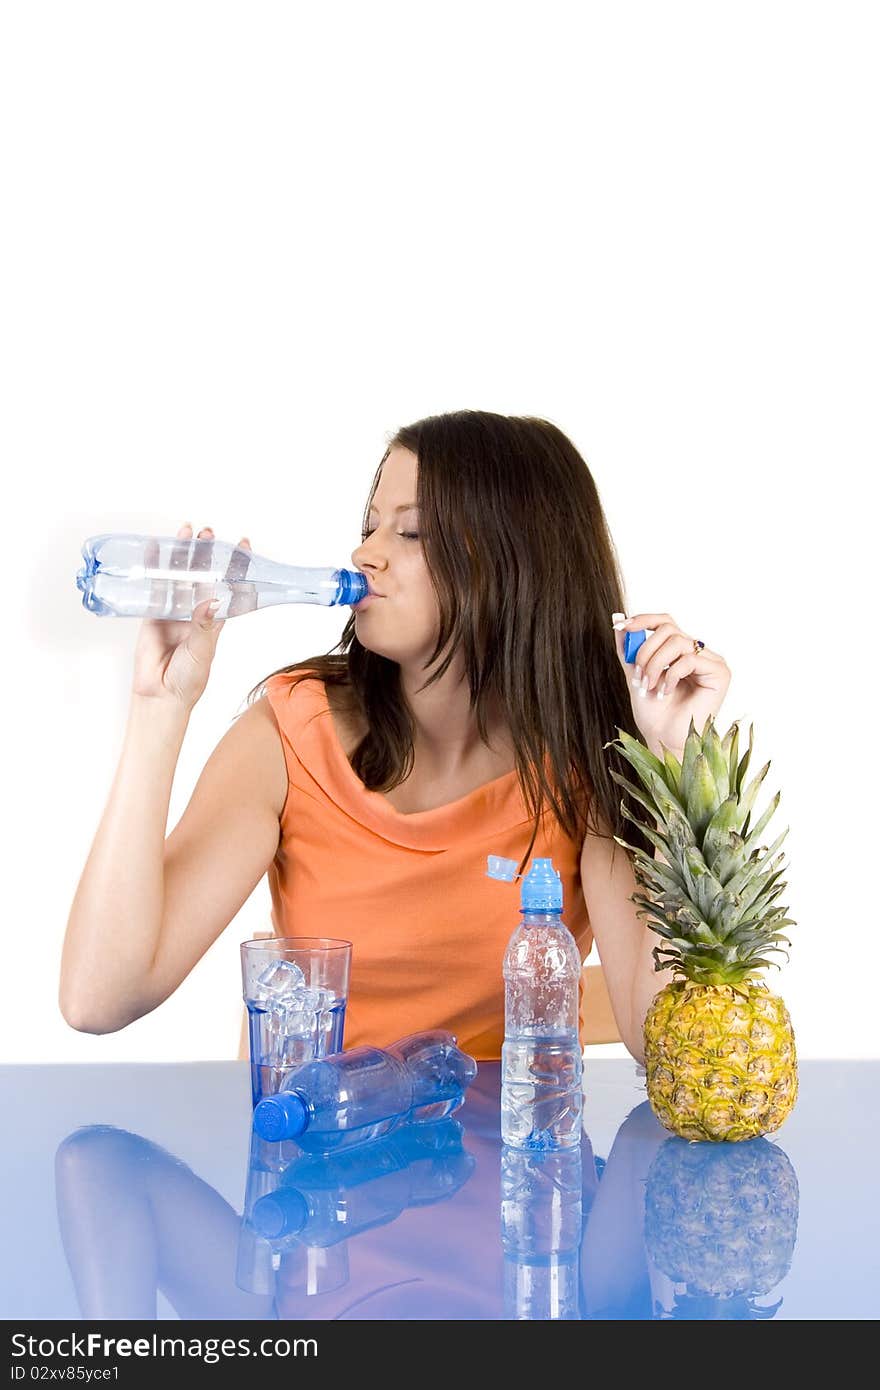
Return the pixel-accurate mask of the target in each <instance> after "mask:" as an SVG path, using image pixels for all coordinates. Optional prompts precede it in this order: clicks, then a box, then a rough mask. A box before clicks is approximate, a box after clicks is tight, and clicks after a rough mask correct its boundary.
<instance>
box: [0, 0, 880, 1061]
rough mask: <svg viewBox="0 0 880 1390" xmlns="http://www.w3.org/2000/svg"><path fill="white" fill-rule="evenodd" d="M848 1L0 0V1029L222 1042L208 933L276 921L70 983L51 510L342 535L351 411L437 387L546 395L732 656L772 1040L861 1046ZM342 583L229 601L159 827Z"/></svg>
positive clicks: (93, 643) (90, 782) (874, 352)
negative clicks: (96, 1010)
mask: <svg viewBox="0 0 880 1390" xmlns="http://www.w3.org/2000/svg"><path fill="white" fill-rule="evenodd" d="M876 27H877V11H876V7H875V6H873V5H871V4H846V3H843V4H841V3H835V4H833V5H832V4H808V3H799V4H781V3H773V2H772V0H769V2H768V0H761V3H742V0H740V3H737V4H712V3H705V0H702V2H701V3H688V4H683V3H664V4H661V5H657V4H653V3H651V4H647V3H646V4H634V3H629V4H625V5H610V4H608V5H592V4H583V3H578V4H560V3H556V4H553V3H544V4H542V5H541V6H540V7H538V6H535V5H533V4H516V3H513V4H512V3H509V0H507V2H506V3H504V4H500V3H492V4H488V3H482V4H481V3H479V2H477V3H474V0H467V3H461V0H455V2H454V3H446V4H445V5H443V6H442V7H440V8H438V7H436V6H414V5H412V4H408V3H399V4H398V3H395V4H392V3H387V0H372V3H370V4H368V5H359V4H354V3H349V4H332V5H324V6H311V5H306V4H290V3H284V4H270V3H263V4H260V5H257V6H254V5H251V4H243V3H239V4H222V3H217V2H216V0H213V2H212V3H210V4H196V3H187V2H186V0H174V2H173V3H161V2H158V3H157V0H152V3H150V4H126V3H121V4H120V3H118V0H114V3H106V4H96V3H83V2H82V0H81V2H80V3H78V4H76V5H68V4H48V3H38V2H34V3H28V4H11V5H7V6H5V7H4V9H3V12H2V29H0V123H2V130H3V140H2V152H0V159H2V166H0V181H2V190H3V202H4V212H3V217H2V220H0V238H2V248H0V249H2V257H0V266H2V306H3V307H2V315H0V318H2V327H0V335H2V337H0V351H2V362H0V368H2V383H3V397H4V400H3V408H2V413H0V418H2V423H0V429H2V439H0V445H2V456H3V460H4V479H5V488H4V493H5V501H6V506H5V508H4V515H5V523H4V532H5V534H4V567H3V573H4V617H5V624H6V628H7V641H6V643H5V656H6V661H5V662H4V671H5V679H4V681H3V727H4V733H5V739H4V754H5V777H4V783H5V787H6V796H5V797H4V801H3V811H4V826H3V845H4V850H5V855H4V859H5V873H4V883H5V889H6V913H5V918H6V920H5V933H4V934H5V942H4V956H5V969H4V972H3V975H4V981H5V989H4V999H3V1010H2V1025H0V1061H17V1062H24V1061H29V1062H30V1061H33V1062H42V1061H84V1060H95V1061H117V1060H122V1059H126V1060H142V1061H147V1060H151V1061H163V1060H172V1059H178V1058H194V1059H195V1058H198V1059H202V1058H231V1057H234V1056H235V1055H236V1050H237V1045H238V1033H239V1024H240V1019H241V1008H242V1006H241V1002H240V993H239V984H240V982H239V966H238V944H239V942H240V941H241V940H243V939H245V938H246V937H248V936H251V935H253V933H254V932H255V931H259V930H263V929H266V928H268V925H269V916H268V914H269V896H268V888H267V885H266V882H265V880H264V881H263V882H262V883H261V884H260V885H259V886H258V888H257V890H256V891H255V892H254V894H253V895H252V897H251V899H250V901H249V902H248V903H247V904H246V905H245V907H244V908H243V909H242V911H241V912H240V913H239V914H238V916H237V917H236V918H235V920H234V921H233V922H232V923H231V924H230V926H229V928H228V930H227V931H226V932H224V933H223V935H222V936H221V938H220V939H219V941H218V942H217V943H216V944H215V946H214V947H212V949H211V950H210V951H209V952H208V953H207V955H206V956H205V957H204V958H203V959H202V961H201V962H200V963H199V964H198V965H197V967H196V968H195V970H194V971H193V972H192V974H191V975H190V977H189V978H188V979H187V980H186V981H185V983H184V984H183V985H182V986H181V988H180V989H179V990H178V991H177V993H176V994H175V995H174V996H173V997H172V998H171V999H170V1000H168V1001H167V1002H166V1003H165V1004H164V1005H163V1006H162V1007H161V1008H160V1009H159V1010H157V1011H156V1012H155V1013H154V1014H152V1015H150V1016H148V1017H147V1018H144V1019H142V1020H140V1021H139V1022H137V1023H136V1024H134V1025H132V1026H131V1027H130V1028H128V1029H126V1030H124V1031H123V1032H122V1033H117V1034H110V1035H105V1036H101V1037H95V1036H89V1035H84V1034H79V1033H76V1032H74V1031H73V1030H72V1029H70V1028H69V1027H68V1026H67V1025H66V1024H65V1022H64V1020H63V1019H62V1018H61V1015H60V1013H59V1011H58V1008H57V987H58V968H59V961H60V953H61V943H62V939H63V935H64V930H65V925H66V920H67V914H68V912H69V909H70V904H71V900H72V897H73V894H74V891H75V888H76V884H77V881H78V879H79V875H80V873H81V871H82V868H83V865H84V863H85V859H86V856H87V854H88V850H89V847H90V844H91V840H92V837H93V835H94V833H95V830H96V828H97V825H98V821H99V819H100V816H101V812H102V810H103V806H104V804H105V800H106V797H107V794H108V792H109V789H110V785H111V782H112V778H113V773H114V769H115V766H116V762H117V759H118V757H119V753H120V749H121V740H122V734H123V731H124V727H125V717H126V707H127V699H128V689H129V682H130V670H131V657H132V652H133V648H134V643H135V640H136V636H137V629H138V624H137V622H136V621H134V620H124V619H119V620H112V619H99V618H96V617H94V616H91V615H89V614H87V613H86V612H85V610H84V609H83V608H82V607H81V604H80V595H79V593H78V592H77V590H76V588H75V585H74V575H75V572H76V569H77V567H78V564H79V549H80V545H81V543H82V541H83V539H84V538H85V537H86V536H89V535H94V534H96V533H99V532H102V531H110V530H128V531H144V532H146V531H153V532H156V533H161V534H169V533H173V532H174V531H175V530H176V529H177V527H178V526H179V525H180V523H181V522H182V521H184V520H189V521H191V522H192V524H193V526H194V527H195V528H196V529H198V528H199V527H200V526H203V525H208V524H209V525H212V526H213V527H214V529H215V532H216V534H217V536H218V537H219V538H220V539H226V540H237V539H238V537H239V536H240V535H248V536H250V538H251V541H252V543H253V548H254V550H255V551H256V552H258V553H259V554H262V555H267V556H270V557H272V558H274V559H278V560H282V561H285V562H288V563H292V564H303V565H313V564H333V565H336V564H347V563H348V562H349V560H350V556H351V551H352V549H353V548H354V547H355V545H356V544H357V540H358V529H359V524H360V519H361V510H362V507H363V503H364V500H365V498H366V495H367V490H368V488H369V484H370V481H371V479H372V476H373V473H374V470H375V468H376V466H377V464H378V461H379V459H380V457H381V454H382V452H383V450H384V447H385V443H386V439H387V437H388V436H389V435H390V434H391V433H392V432H393V430H394V429H396V428H397V427H398V426H400V425H402V424H404V423H407V422H409V421H411V420H416V419H418V418H420V417H421V416H424V415H428V414H434V413H437V412H440V411H444V410H456V409H461V408H478V409H485V410H495V411H500V412H504V413H509V414H537V415H542V416H544V417H545V418H548V419H550V420H552V421H554V422H555V423H556V424H557V425H559V426H560V427H561V428H562V429H564V430H565V431H566V432H567V433H568V434H569V435H570V436H571V438H572V439H573V441H574V442H575V444H576V445H577V447H578V448H579V449H580V450H581V452H582V453H583V454H584V456H585V458H586V459H587V461H588V463H589V465H590V467H591V469H592V471H593V474H594V476H595V478H596V481H597V484H598V487H599V491H600V494H601V496H602V499H603V502H604V505H605V508H606V512H607V515H608V518H609V522H610V525H611V528H612V534H613V536H614V540H615V543H616V546H617V549H618V553H619V556H620V559H621V563H622V567H623V571H624V578H625V581H626V585H627V606H628V611H630V612H639V611H658V610H659V611H668V612H670V613H671V614H672V615H673V617H674V618H675V620H676V621H677V622H678V623H679V624H680V626H681V627H682V628H683V629H684V630H685V631H686V632H689V633H691V634H693V635H697V636H700V637H702V638H703V639H704V641H705V642H706V644H707V646H709V647H711V648H712V649H714V650H716V651H719V652H720V653H722V655H724V657H725V658H726V660H727V661H728V663H729V665H730V667H731V669H732V671H733V681H732V684H731V687H730V690H729V692H728V695H727V698H726V700H725V703H724V706H723V707H722V710H721V712H720V714H719V716H718V720H717V723H718V725H719V727H720V728H722V730H723V729H724V728H726V727H727V726H728V724H729V723H730V722H731V721H732V720H733V719H734V718H741V719H742V720H743V721H744V723H743V726H742V732H743V735H744V737H745V738H746V739H747V731H748V723H749V722H750V721H752V720H753V721H754V724H755V744H756V746H755V751H754V754H753V759H754V761H753V764H752V768H753V770H757V769H758V768H760V767H761V766H762V764H763V763H764V762H766V761H767V759H768V758H770V759H771V768H770V772H769V773H768V776H767V778H766V779H765V783H764V787H763V788H762V795H761V798H760V799H759V803H758V807H759V809H763V807H764V806H765V805H766V803H767V800H768V799H769V797H770V796H772V795H773V793H774V792H775V791H776V790H777V789H781V791H782V800H781V804H780V807H779V810H778V811H777V813H776V816H775V817H774V820H773V822H772V826H775V827H776V832H775V833H777V834H778V833H779V832H780V831H781V830H782V829H783V828H784V827H785V826H786V825H789V826H790V827H791V829H790V833H789V836H788V838H787V840H786V842H785V850H786V864H787V871H786V875H785V877H786V879H787V881H788V884H789V887H788V890H787V893H786V894H785V896H784V897H783V899H782V901H784V902H786V903H787V904H788V906H789V910H790V911H789V915H791V916H793V917H794V918H795V919H796V920H797V923H798V925H797V926H796V927H794V928H792V929H791V936H792V949H791V959H790V962H789V963H786V962H785V959H784V957H780V958H779V959H780V961H781V964H782V971H781V972H779V971H775V970H771V971H770V972H769V974H768V983H769V984H770V986H771V988H773V989H775V990H777V991H779V992H780V993H782V994H783V995H784V997H785V999H786V1001H787V1003H788V1005H789V1008H790V1010H791V1014H792V1018H793V1022H794V1025H795V1031H796V1036H797V1040H798V1046H799V1051H800V1054H801V1056H802V1057H876V1056H877V1055H878V1048H877V1036H876V1031H875V1028H874V1026H873V1025H874V1015H875V1012H876V1011H875V1009H874V1007H873V1004H874V999H875V996H876V983H875V974H876V954H877V952H876V936H877V911H876V905H875V894H874V884H873V875H874V871H875V866H876V860H877V847H876V843H875V841H874V835H875V833H876V826H877V816H876V810H875V801H876V790H875V786H876V780H877V772H876V742H875V739H874V732H875V724H876V719H875V709H876V699H877V692H876V680H877V658H876V653H877V641H876V635H875V632H876V625H875V616H876V615H875V611H874V607H875V604H874V595H875V593H876V585H875V583H874V582H873V580H874V564H873V561H874V558H875V554H876V549H875V547H876V542H875V531H876V517H875V508H874V498H875V495H876V492H875V489H876V470H877V461H878V448H877V444H878V438H877V435H878V429H877V383H878V366H880V363H878V355H880V354H878V334H877V324H878V310H880V302H878V301H880V295H878V268H877V266H878V257H877V247H878V245H880V226H878V222H880V217H878V206H877V197H878V194H877V154H878V151H877V140H876V131H877V129H878V122H880V99H878V87H877V82H876V72H877V64H878V56H880V55H878V43H877V32H876ZM347 616H348V610H347V609H345V610H334V609H328V610H323V609H318V608H310V607H306V606H291V607H286V608H278V609H269V610H264V611H263V612H260V613H255V614H251V615H248V616H246V617H243V618H241V619H238V620H233V621H230V622H228V623H227V625H226V627H225V629H224V632H223V634H222V636H221V640H220V644H219V649H218V655H217V658H216V662H215V667H214V671H213V674H212V677H211V682H210V684H209V686H208V689H207V691H206V693H205V695H204V697H203V699H202V700H201V702H200V703H199V705H198V706H197V709H196V711H195V713H194V715H193V718H192V720H191V722H190V727H189V732H188V734H187V739H186V742H185V745H184V749H183V753H182V756H181V759H180V763H179V765H178V771H177V776H176V779H175V783H174V790H173V795H172V799H171V811H170V816H169V824H168V829H169V831H170V830H171V828H172V827H173V826H174V824H176V822H177V820H178V819H179V817H180V816H181V814H182V813H183V810H184V808H185V806H186V804H187V801H188V800H189V796H190V794H191V792H192V789H193V787H194V785H195V782H196V779H197V777H198V774H199V772H200V770H201V768H202V766H203V765H204V762H205V760H206V759H207V757H208V755H209V754H210V752H211V750H212V748H213V747H214V746H215V744H216V743H217V742H218V740H219V739H220V738H221V737H222V735H223V733H224V732H225V731H226V729H227V728H228V726H229V722H230V720H231V719H232V718H233V716H234V715H235V713H236V712H237V711H238V710H239V708H240V707H241V705H242V702H243V700H244V697H245V694H246V692H247V690H248V689H249V688H250V687H251V686H252V685H253V684H255V683H256V682H257V681H258V680H259V679H260V678H261V677H262V676H264V675H265V674H266V673H268V672H269V671H271V670H273V669H275V668H276V667H277V666H280V665H284V664H288V663H290V662H293V661H295V660H299V659H302V658H304V657H308V656H311V655H313V654H315V653H317V652H319V651H326V650H328V649H329V648H330V647H331V646H333V644H334V643H335V642H336V640H337V639H338V635H339V632H340V631H341V628H342V625H343V623H344V621H345V619H346V617H347ZM230 813H231V814H234V808H230ZM193 910H194V911H198V903H197V902H196V903H194V904H193ZM514 925H515V923H514V922H512V923H511V929H513V926H514ZM309 930H310V931H315V932H317V931H320V930H321V924H320V923H310V924H309ZM120 949H123V950H124V943H121V944H120ZM499 969H500V962H499ZM603 1052H604V1053H606V1054H608V1053H610V1054H611V1055H615V1054H617V1053H621V1054H622V1053H623V1048H622V1045H619V1046H614V1047H611V1048H606V1049H598V1050H597V1054H598V1053H603Z"/></svg>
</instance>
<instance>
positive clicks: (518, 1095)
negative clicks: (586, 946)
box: [487, 854, 583, 1150]
mask: <svg viewBox="0 0 880 1390" xmlns="http://www.w3.org/2000/svg"><path fill="white" fill-rule="evenodd" d="M487 873H488V877H489V878H497V879H502V880H504V881H506V882H508V883H509V882H511V881H512V880H513V879H514V878H515V876H516V860H515V859H501V858H499V857H498V856H497V855H494V854H490V855H489V857H488V870H487ZM520 913H521V921H520V924H519V926H518V927H517V928H516V930H515V931H514V933H513V935H512V936H511V938H510V941H509V942H508V946H507V951H506V952H505V956H504V1045H503V1047H502V1049H501V1138H502V1141H503V1142H504V1143H505V1144H510V1145H511V1146H512V1147H513V1148H519V1149H545V1150H546V1149H565V1148H570V1147H571V1148H573V1147H575V1145H579V1144H580V1139H581V1115H582V1112H583V1090H582V1085H581V1082H582V1076H583V1059H582V1056H581V1046H580V1037H579V1029H578V983H579V980H580V973H581V958H580V953H579V951H578V948H577V943H576V942H575V939H574V937H573V936H572V934H571V932H570V931H569V930H568V927H567V926H566V925H565V923H564V922H563V920H562V880H561V879H560V877H559V874H558V873H557V871H556V870H555V869H554V868H553V861H552V860H551V859H536V860H535V862H534V864H533V865H532V868H531V871H530V872H529V873H528V874H527V875H526V876H525V878H524V879H523V882H522V888H521V894H520Z"/></svg>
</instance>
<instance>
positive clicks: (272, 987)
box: [253, 959, 306, 1004]
mask: <svg viewBox="0 0 880 1390" xmlns="http://www.w3.org/2000/svg"><path fill="white" fill-rule="evenodd" d="M305 980H306V977H305V975H304V974H303V972H302V971H301V970H300V968H299V966H298V965H296V964H295V962H294V961H292V960H283V959H279V960H273V961H270V963H269V964H268V965H267V966H266V967H265V969H264V970H262V971H261V972H260V974H259V975H258V976H257V981H256V984H255V985H254V993H253V1002H254V1003H255V1004H262V1003H264V1002H265V1001H266V1000H269V999H272V998H273V997H277V996H278V995H285V994H288V993H289V992H290V991H292V990H296V989H299V988H301V986H303V985H304V984H305Z"/></svg>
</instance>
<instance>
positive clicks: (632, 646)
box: [623, 628, 648, 665]
mask: <svg viewBox="0 0 880 1390" xmlns="http://www.w3.org/2000/svg"><path fill="white" fill-rule="evenodd" d="M647 636H648V634H647V632H646V631H645V629H644V628H639V630H638V632H625V633H624V634H623V659H624V661H626V662H628V663H629V664H630V665H632V663H633V662H634V661H635V659H636V652H637V651H638V649H639V647H640V646H641V645H642V643H643V642H644V641H645V640H646V638H647Z"/></svg>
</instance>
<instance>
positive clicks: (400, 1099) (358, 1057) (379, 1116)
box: [253, 1028, 477, 1153]
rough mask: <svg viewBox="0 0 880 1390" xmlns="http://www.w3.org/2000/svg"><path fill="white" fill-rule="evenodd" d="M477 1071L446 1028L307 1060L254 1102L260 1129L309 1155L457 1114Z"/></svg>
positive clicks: (255, 1122) (475, 1065)
mask: <svg viewBox="0 0 880 1390" xmlns="http://www.w3.org/2000/svg"><path fill="white" fill-rule="evenodd" d="M476 1074H477V1064H476V1062H475V1061H474V1059H473V1057H469V1056H468V1054H467V1053H466V1052H462V1051H461V1050H460V1048H458V1047H457V1046H456V1042H455V1035H454V1034H453V1033H449V1032H447V1031H446V1030H445V1029H442V1028H435V1029H431V1030H429V1031H425V1032H420V1033H410V1034H408V1035H407V1036H406V1037H405V1038H401V1039H400V1040H399V1041H398V1042H396V1043H392V1044H391V1045H390V1046H389V1047H387V1048H381V1047H366V1046H365V1047H353V1048H351V1049H349V1051H347V1052H337V1053H334V1054H333V1055H332V1056H329V1057H321V1058H315V1059H314V1060H313V1061H311V1062H304V1063H303V1065H302V1066H301V1067H298V1068H297V1070H296V1071H295V1072H293V1073H292V1075H291V1076H290V1077H289V1078H288V1080H287V1081H286V1083H285V1089H284V1090H283V1091H278V1092H277V1093H276V1094H275V1095H274V1096H266V1097H264V1099H263V1100H261V1101H260V1103H259V1104H258V1105H257V1106H256V1107H255V1108H254V1116H253V1123H254V1129H255V1130H256V1131H257V1133H258V1134H260V1135H261V1136H262V1137H263V1138H264V1139H273V1140H279V1139H281V1140H283V1139H296V1141H297V1143H298V1144H299V1146H300V1148H302V1149H305V1150H306V1152H309V1153H330V1152H332V1151H334V1150H336V1149H341V1148H352V1147H354V1145H356V1144H364V1143H367V1142H368V1141H369V1140H370V1139H376V1138H378V1137H379V1136H380V1135H383V1134H388V1133H389V1132H390V1131H391V1130H392V1129H394V1128H396V1127H397V1126H398V1125H399V1124H401V1123H403V1122H404V1121H405V1120H409V1121H410V1122H416V1123H418V1122H419V1121H426V1120H435V1119H440V1118H443V1117H445V1116H446V1115H451V1114H452V1112H453V1111H454V1110H457V1109H458V1108H459V1106H460V1105H462V1104H463V1102H464V1092H465V1090H466V1089H467V1087H468V1086H469V1085H470V1083H471V1081H473V1079H474V1077H475V1076H476Z"/></svg>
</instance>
